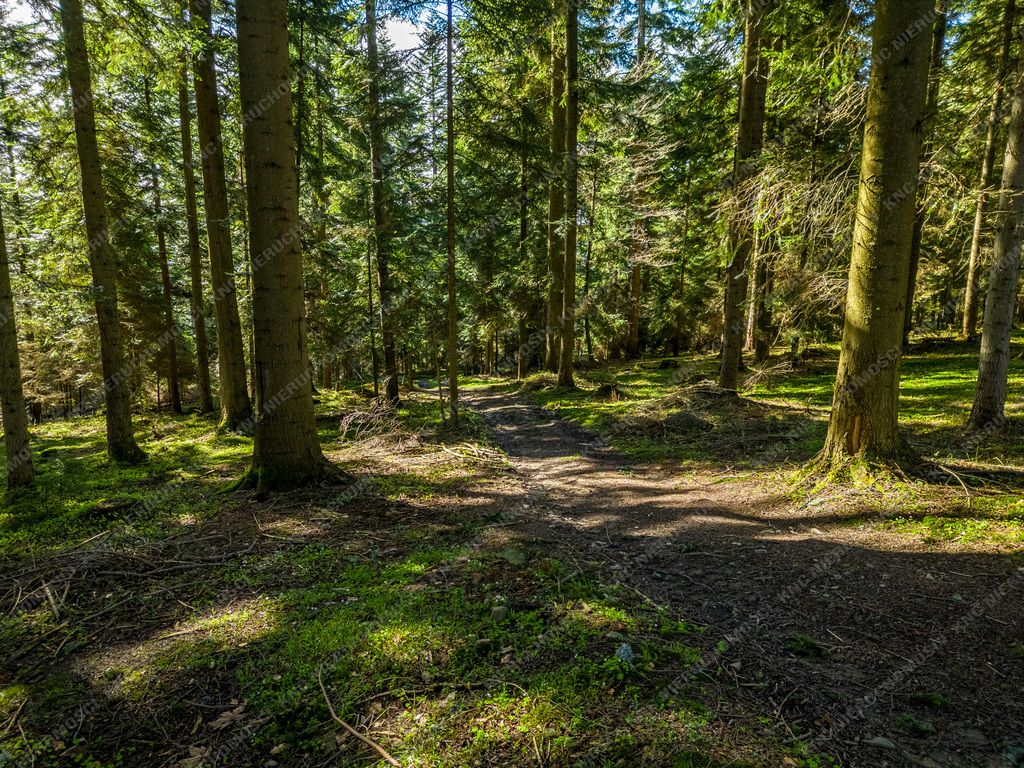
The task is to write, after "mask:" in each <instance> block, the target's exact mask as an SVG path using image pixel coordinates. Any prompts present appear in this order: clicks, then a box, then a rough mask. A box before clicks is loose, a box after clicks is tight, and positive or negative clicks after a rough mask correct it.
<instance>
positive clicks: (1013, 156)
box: [967, 50, 1024, 432]
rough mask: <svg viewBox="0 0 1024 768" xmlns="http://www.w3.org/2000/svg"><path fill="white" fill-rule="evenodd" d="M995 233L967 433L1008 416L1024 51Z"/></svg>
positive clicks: (1023, 232) (1021, 185)
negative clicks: (976, 380) (1008, 375)
mask: <svg viewBox="0 0 1024 768" xmlns="http://www.w3.org/2000/svg"><path fill="white" fill-rule="evenodd" d="M995 229H996V237H995V249H994V251H993V258H992V266H991V267H990V268H989V278H988V281H989V284H988V293H987V294H986V296H985V316H984V319H983V320H982V331H981V357H980V359H979V365H978V383H977V388H976V389H975V392H974V405H973V407H972V408H971V416H970V419H969V420H968V422H967V429H968V431H971V432H983V431H986V430H989V429H993V428H998V427H1000V426H1002V424H1003V422H1004V421H1005V418H1006V417H1005V413H1004V410H1005V407H1006V388H1007V370H1008V367H1009V363H1010V333H1011V332H1012V330H1013V310H1014V304H1015V301H1016V298H1017V281H1018V278H1019V275H1020V252H1021V244H1022V241H1024V50H1022V53H1021V58H1020V64H1019V66H1018V71H1017V73H1016V85H1015V88H1014V91H1013V111H1012V113H1011V115H1010V128H1009V133H1008V135H1007V140H1006V155H1005V158H1004V160H1003V181H1002V187H1001V190H1000V194H999V202H998V209H997V216H996V228H995Z"/></svg>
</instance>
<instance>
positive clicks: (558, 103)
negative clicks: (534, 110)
mask: <svg viewBox="0 0 1024 768" xmlns="http://www.w3.org/2000/svg"><path fill="white" fill-rule="evenodd" d="M559 2H567V0H559ZM558 27H559V24H558V22H557V21H556V22H555V23H554V24H553V25H552V29H551V137H550V153H549V155H548V163H549V172H550V181H549V182H548V316H547V355H546V361H545V362H546V366H547V369H548V370H549V371H551V372H552V373H554V372H556V371H557V370H558V366H559V360H560V356H561V349H562V344H561V328H562V325H561V316H562V306H563V294H564V286H565V274H564V271H565V232H564V230H563V225H564V223H565V170H566V169H565V162H566V156H565V130H566V122H565V120H566V118H565V106H566V105H565V96H566V94H565V45H564V41H563V40H560V39H559V30H558Z"/></svg>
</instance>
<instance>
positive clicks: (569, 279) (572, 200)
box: [558, 0, 580, 387]
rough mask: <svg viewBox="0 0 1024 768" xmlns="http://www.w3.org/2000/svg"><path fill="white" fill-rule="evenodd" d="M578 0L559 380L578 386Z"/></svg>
mask: <svg viewBox="0 0 1024 768" xmlns="http://www.w3.org/2000/svg"><path fill="white" fill-rule="evenodd" d="M578 3H579V0H567V2H566V14H565V96H566V98H565V267H564V269H563V273H562V276H563V285H562V317H561V333H560V334H559V335H560V336H561V342H562V351H561V355H560V358H559V364H558V383H559V385H560V386H562V387H575V386H576V383H575V381H574V380H573V355H574V354H575V352H576V230H577V219H578V216H579V210H578V208H579V156H578V146H579V125H580V84H579V7H578Z"/></svg>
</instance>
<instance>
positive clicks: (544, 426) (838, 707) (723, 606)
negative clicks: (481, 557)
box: [466, 392, 1024, 768]
mask: <svg viewBox="0 0 1024 768" xmlns="http://www.w3.org/2000/svg"><path fill="white" fill-rule="evenodd" d="M466 399H467V400H468V402H469V403H470V405H472V407H474V408H476V409H478V410H479V411H480V412H481V413H483V415H484V417H485V419H486V421H487V423H488V425H489V426H490V427H491V429H492V430H493V431H494V434H495V437H496V440H497V442H498V444H499V445H500V446H501V448H502V449H503V450H504V451H506V452H507V454H508V455H509V456H510V458H511V460H512V462H513V464H514V466H515V469H516V474H517V476H518V478H519V482H520V484H521V494H522V497H523V499H524V501H523V502H522V504H521V505H520V506H521V510H520V511H519V513H518V518H519V519H518V523H517V525H516V526H514V527H511V528H509V529H506V532H507V535H509V536H510V537H515V538H517V539H518V540H519V542H520V545H521V546H524V547H534V548H538V549H546V550H548V551H551V550H552V549H556V550H558V551H559V552H561V553H563V556H567V557H571V558H576V559H578V560H580V561H587V562H598V563H600V567H601V568H602V570H603V573H605V574H606V575H607V577H608V578H609V579H612V580H615V581H618V582H620V583H622V584H625V585H627V586H628V587H630V588H632V589H634V590H635V591H636V593H637V599H638V600H649V601H653V602H655V603H657V604H658V605H661V606H664V607H665V608H667V609H668V610H670V611H671V612H672V613H673V614H675V615H677V616H678V617H679V618H681V619H685V620H687V621H691V622H695V623H698V624H703V625H706V626H707V627H708V628H709V630H708V632H707V633H706V634H707V640H708V647H707V649H706V651H705V654H704V657H703V658H702V660H701V661H700V662H699V663H698V664H697V665H695V668H694V669H692V670H689V671H688V672H687V673H686V674H684V675H683V676H682V678H681V679H678V680H675V681H669V682H668V693H669V694H670V695H680V696H685V692H686V690H687V686H689V685H691V684H693V683H695V682H700V683H702V684H704V685H705V686H706V685H708V684H709V683H710V684H711V685H712V687H713V689H714V690H716V691H717V694H718V699H719V701H718V713H719V716H720V717H722V718H724V719H726V720H728V719H729V717H730V715H731V714H734V715H735V716H736V717H737V718H744V717H747V716H749V713H750V712H752V711H753V712H761V713H763V714H764V715H766V716H767V717H769V718H776V719H778V720H779V721H781V722H782V724H783V726H784V728H785V729H786V730H787V731H788V732H789V734H790V735H791V736H792V737H793V738H795V739H799V740H800V741H802V742H803V743H805V744H807V745H809V746H810V747H811V748H812V749H813V750H814V751H817V752H822V753H826V754H831V755H835V756H836V757H838V758H840V759H841V760H842V762H843V764H844V765H850V766H910V765H919V766H926V767H935V766H943V767H947V766H948V767H950V768H952V767H953V766H957V767H959V766H986V768H1013V767H1016V766H1024V627H1022V623H1021V610H1020V605H1021V599H1022V597H1024V569H1022V567H1021V561H1020V559H1019V553H1014V552H1012V551H1007V550H1005V549H1002V548H996V547H992V546H989V547H984V546H981V547H978V546H975V547H964V546H942V547H936V546H926V545H924V544H922V543H920V542H918V541H913V540H909V539H907V538H904V537H901V536H898V535H894V534H893V533H891V532H886V531H882V530H878V529H877V528H876V527H875V526H873V525H871V524H869V523H864V522H862V521H863V515H864V509H866V508H869V507H870V508H872V509H873V508H875V507H876V506H877V504H874V503H868V502H869V501H870V502H874V501H875V500H869V499H865V498H863V496H862V495H861V493H845V494H836V495H833V496H831V497H827V496H823V497H817V498H812V499H809V500H808V499H803V500H797V499H796V498H795V496H794V495H793V494H792V493H791V492H790V489H789V488H787V487H786V486H785V485H781V484H780V477H779V476H778V475H777V474H776V475H772V476H769V477H767V478H759V477H757V476H749V475H748V476H729V474H728V472H726V473H724V474H723V475H719V476H714V475H707V476H701V475H694V476H689V477H686V478H685V479H680V478H679V476H678V474H676V473H673V472H670V471H667V470H666V469H665V468H659V467H647V466H637V465H634V464H631V463H630V462H629V461H628V460H627V459H625V458H624V457H622V456H618V455H616V454H615V452H614V451H613V450H611V449H610V448H608V447H607V446H606V445H605V443H604V441H603V440H601V439H600V438H599V437H597V436H595V435H591V434H588V433H586V432H585V431H584V430H581V429H580V428H579V427H577V426H575V425H572V424H570V423H567V422H565V421H563V420H561V419H559V418H557V417H555V416H553V415H552V414H551V413H548V412H545V411H544V410H543V409H541V408H539V407H537V406H535V405H532V404H531V403H529V402H527V401H526V400H523V399H521V398H519V397H516V396H512V395H508V394H504V393H498V392H475V393H470V394H469V395H468V396H467V398H466ZM864 493H867V494H869V495H870V494H871V493H873V492H864Z"/></svg>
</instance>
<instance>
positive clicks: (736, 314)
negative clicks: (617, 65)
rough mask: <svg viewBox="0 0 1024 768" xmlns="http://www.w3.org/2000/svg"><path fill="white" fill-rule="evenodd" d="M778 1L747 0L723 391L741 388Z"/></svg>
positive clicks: (724, 331)
mask: <svg viewBox="0 0 1024 768" xmlns="http://www.w3.org/2000/svg"><path fill="white" fill-rule="evenodd" d="M773 6H774V0H748V3H747V8H746V26H745V32H744V42H743V83H742V86H741V88H740V109H739V128H738V130H737V133H736V152H735V160H734V167H733V179H732V182H733V189H734V194H735V196H736V210H735V211H734V212H733V215H732V216H731V218H730V221H729V236H728V249H729V257H730V262H729V266H728V268H727V269H726V278H725V280H726V282H725V310H724V312H723V328H722V365H721V371H720V373H719V378H718V383H719V385H720V386H721V387H722V388H723V389H736V388H737V387H738V386H739V371H740V358H741V354H742V351H743V343H744V338H743V337H744V330H745V324H744V320H745V318H744V314H743V303H744V302H745V301H746V298H747V285H748V282H749V280H748V275H747V262H748V260H749V259H750V255H751V253H752V251H753V244H754V222H753V207H754V206H753V194H752V190H751V187H752V180H753V179H754V178H755V177H756V175H757V169H756V162H755V161H756V158H757V156H758V155H759V154H760V153H761V149H762V147H763V146H764V118H765V98H766V96H767V92H768V61H767V59H766V58H765V56H764V22H765V16H766V15H767V14H768V13H770V12H771V10H772V8H773Z"/></svg>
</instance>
